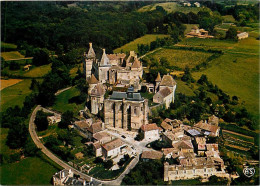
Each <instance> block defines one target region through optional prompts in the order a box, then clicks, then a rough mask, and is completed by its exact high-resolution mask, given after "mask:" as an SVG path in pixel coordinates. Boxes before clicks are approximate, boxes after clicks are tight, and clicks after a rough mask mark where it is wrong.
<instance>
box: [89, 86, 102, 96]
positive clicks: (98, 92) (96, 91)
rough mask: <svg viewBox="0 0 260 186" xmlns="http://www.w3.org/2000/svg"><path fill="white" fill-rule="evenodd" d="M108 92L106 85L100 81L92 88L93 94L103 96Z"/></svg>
mask: <svg viewBox="0 0 260 186" xmlns="http://www.w3.org/2000/svg"><path fill="white" fill-rule="evenodd" d="M105 93H106V90H105V88H104V86H103V85H102V84H100V83H98V84H97V85H96V86H95V87H94V88H93V89H92V90H91V95H92V96H103V95H104V94H105Z"/></svg>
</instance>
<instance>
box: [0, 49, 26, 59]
mask: <svg viewBox="0 0 260 186" xmlns="http://www.w3.org/2000/svg"><path fill="white" fill-rule="evenodd" d="M1 57H3V58H4V60H6V61H8V60H12V59H20V58H24V56H23V55H22V54H20V52H18V51H13V52H2V53H1Z"/></svg>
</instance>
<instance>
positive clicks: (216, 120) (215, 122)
mask: <svg viewBox="0 0 260 186" xmlns="http://www.w3.org/2000/svg"><path fill="white" fill-rule="evenodd" d="M208 123H209V124H211V125H215V126H218V123H219V118H218V117H217V116H215V115H212V116H210V117H209V118H208Z"/></svg>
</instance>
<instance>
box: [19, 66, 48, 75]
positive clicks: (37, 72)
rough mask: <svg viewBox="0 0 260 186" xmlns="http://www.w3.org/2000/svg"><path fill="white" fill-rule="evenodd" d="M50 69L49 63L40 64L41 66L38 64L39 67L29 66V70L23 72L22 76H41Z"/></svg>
mask: <svg viewBox="0 0 260 186" xmlns="http://www.w3.org/2000/svg"><path fill="white" fill-rule="evenodd" d="M50 71H51V64H48V65H42V66H39V67H33V68H31V69H30V70H29V71H26V72H25V73H23V76H24V77H31V78H35V77H43V76H44V75H46V74H47V73H49V72H50Z"/></svg>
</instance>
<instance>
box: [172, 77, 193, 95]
mask: <svg viewBox="0 0 260 186" xmlns="http://www.w3.org/2000/svg"><path fill="white" fill-rule="evenodd" d="M175 81H176V83H177V86H176V93H182V94H185V95H186V96H194V95H195V94H194V92H193V90H192V88H191V87H189V86H188V85H187V84H186V83H185V82H183V81H181V80H176V79H175Z"/></svg>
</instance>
